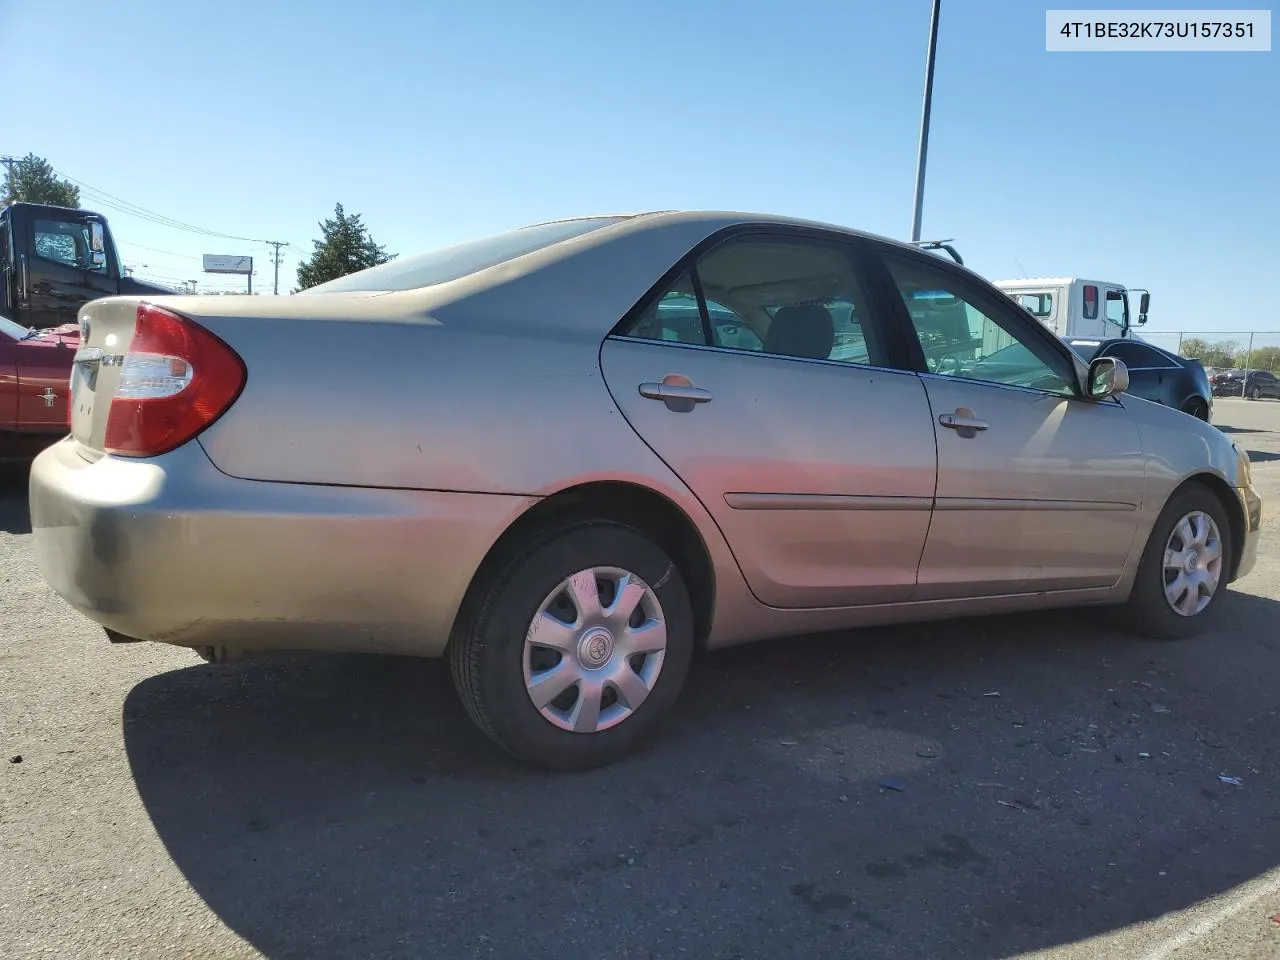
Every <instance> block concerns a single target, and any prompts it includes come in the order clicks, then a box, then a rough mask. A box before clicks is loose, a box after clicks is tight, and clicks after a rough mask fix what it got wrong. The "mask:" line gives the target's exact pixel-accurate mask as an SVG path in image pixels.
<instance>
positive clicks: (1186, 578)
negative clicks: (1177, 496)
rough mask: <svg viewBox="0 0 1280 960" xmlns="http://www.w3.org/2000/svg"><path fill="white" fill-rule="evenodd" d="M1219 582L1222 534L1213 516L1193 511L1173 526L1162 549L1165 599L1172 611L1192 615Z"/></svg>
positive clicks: (1203, 605) (1201, 608)
mask: <svg viewBox="0 0 1280 960" xmlns="http://www.w3.org/2000/svg"><path fill="white" fill-rule="evenodd" d="M1221 582H1222V536H1221V534H1220V533H1219V532H1218V525H1217V523H1215V522H1214V519H1213V517H1211V516H1209V515H1208V514H1207V513H1205V512H1203V511H1201V510H1196V511H1194V512H1192V513H1189V514H1187V515H1186V516H1185V517H1183V518H1182V519H1181V520H1179V521H1178V523H1177V524H1176V525H1175V526H1174V528H1173V532H1172V533H1171V534H1169V542H1168V543H1167V544H1166V545H1165V548H1164V598H1165V600H1167V601H1168V603H1169V606H1170V607H1171V608H1172V609H1173V612H1174V613H1177V614H1179V615H1180V616H1184V617H1194V616H1195V615H1196V614H1197V613H1200V611H1202V610H1204V608H1205V607H1207V606H1209V601H1211V600H1212V599H1213V595H1214V593H1216V592H1217V589H1218V584H1219V583H1221Z"/></svg>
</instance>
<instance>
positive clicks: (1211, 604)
mask: <svg viewBox="0 0 1280 960" xmlns="http://www.w3.org/2000/svg"><path fill="white" fill-rule="evenodd" d="M1193 514H1203V515H1205V516H1207V517H1208V518H1210V519H1211V520H1212V521H1213V526H1214V527H1216V528H1217V537H1216V540H1217V549H1218V552H1219V557H1218V562H1217V583H1216V586H1215V587H1214V588H1213V590H1212V593H1211V594H1209V599H1208V603H1207V604H1205V605H1204V607H1203V608H1202V609H1200V610H1199V611H1198V612H1196V613H1193V614H1191V615H1184V614H1180V613H1178V612H1177V611H1175V610H1174V609H1173V606H1172V604H1171V602H1170V600H1169V599H1168V598H1167V597H1166V589H1165V579H1166V571H1165V563H1164V556H1165V548H1166V546H1167V545H1169V544H1170V542H1171V538H1172V537H1173V534H1174V531H1175V528H1177V527H1178V526H1179V524H1181V522H1182V521H1183V519H1184V518H1186V517H1188V516H1189V515H1193ZM1211 542H1212V541H1211ZM1231 550H1232V543H1231V524H1230V523H1229V522H1228V520H1227V513H1226V510H1224V509H1223V506H1222V503H1221V501H1219V500H1218V498H1217V497H1216V496H1214V494H1213V492H1212V491H1210V490H1209V489H1208V488H1207V487H1203V486H1201V485H1200V484H1189V485H1188V486H1185V487H1183V488H1182V489H1180V490H1178V491H1177V492H1176V493H1174V495H1173V496H1172V497H1170V498H1169V502H1168V503H1166V504H1165V506H1164V509H1163V510H1162V511H1160V516H1159V517H1158V518H1157V519H1156V522H1155V525H1154V526H1153V527H1152V529H1151V536H1150V537H1149V538H1148V539H1147V545H1146V547H1145V548H1144V549H1143V551H1142V559H1141V560H1140V561H1139V563H1138V573H1137V577H1136V578H1135V580H1134V584H1133V590H1132V591H1131V592H1130V594H1129V600H1128V602H1127V604H1126V606H1125V615H1126V619H1127V620H1128V621H1129V625H1130V626H1131V627H1132V628H1133V629H1134V630H1135V631H1136V632H1137V633H1140V634H1142V635H1144V636H1148V637H1151V638H1153V639H1158V640H1181V639H1184V638H1186V637H1191V636H1194V635H1195V634H1197V633H1200V632H1201V631H1202V630H1205V629H1207V628H1208V627H1210V626H1212V625H1213V622H1214V620H1215V619H1216V618H1217V615H1218V610H1219V607H1220V606H1221V603H1220V600H1221V598H1222V594H1223V593H1224V592H1225V591H1226V589H1227V581H1228V580H1229V579H1230V576H1231V557H1232V552H1231ZM1197 553H1199V554H1201V560H1202V561H1203V556H1202V555H1203V553H1204V551H1203V549H1201V550H1199V551H1197ZM1212 566H1213V564H1212V562H1210V563H1209V564H1207V567H1208V568H1209V569H1210V571H1211V568H1212ZM1198 572H1200V571H1198ZM1203 592H1204V591H1202V590H1197V593H1203ZM1185 596H1187V595H1186V594H1184V597H1185ZM1186 602H1187V603H1188V605H1190V602H1189V601H1186Z"/></svg>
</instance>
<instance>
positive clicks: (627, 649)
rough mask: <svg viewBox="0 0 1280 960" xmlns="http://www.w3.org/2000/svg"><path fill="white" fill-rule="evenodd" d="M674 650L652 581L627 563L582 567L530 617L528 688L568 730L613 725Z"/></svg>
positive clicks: (638, 700) (542, 709) (635, 705)
mask: <svg viewBox="0 0 1280 960" xmlns="http://www.w3.org/2000/svg"><path fill="white" fill-rule="evenodd" d="M666 650H667V624H666V619H665V618H664V616H663V613H662V605H661V604H660V603H659V602H658V597H657V595H656V594H655V593H654V592H653V588H652V587H650V586H649V585H648V584H647V583H645V582H644V581H643V580H641V579H640V578H639V577H637V576H636V575H635V574H634V573H631V572H629V571H627V570H623V569H621V568H619V567H592V568H590V569H587V570H580V571H578V572H577V573H575V574H574V575H573V576H571V577H566V578H565V579H564V580H562V581H560V583H559V584H558V585H557V586H556V588H555V589H554V590H552V591H551V593H549V594H548V595H547V598H546V599H545V600H543V601H542V605H541V606H540V607H539V608H538V612H537V614H535V615H534V618H533V622H532V623H530V624H529V629H528V631H527V632H526V634H525V641H524V683H525V690H526V691H527V692H528V694H529V699H530V700H531V701H532V702H533V705H534V706H535V707H536V708H537V709H538V712H539V713H541V714H542V716H543V717H544V718H545V719H546V720H548V721H549V722H550V723H553V724H555V725H556V726H557V727H559V728H560V729H562V730H569V731H572V732H574V733H596V732H598V731H600V730H607V729H608V728H609V727H613V726H616V725H617V724H619V723H621V722H622V721H623V720H625V719H626V718H627V717H629V716H630V715H631V714H632V713H634V712H635V711H636V710H637V709H639V707H640V704H642V703H644V701H645V698H647V697H648V696H649V694H650V693H651V692H652V691H653V687H654V684H656V683H657V682H658V676H659V674H660V673H661V672H662V662H663V659H664V658H665V656H666Z"/></svg>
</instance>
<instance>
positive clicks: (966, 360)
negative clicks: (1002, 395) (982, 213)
mask: <svg viewBox="0 0 1280 960" xmlns="http://www.w3.org/2000/svg"><path fill="white" fill-rule="evenodd" d="M885 265H886V266H887V267H888V268H889V273H890V274H891V275H892V277H893V280H894V283H895V284H896V286H897V288H898V292H899V294H900V295H901V296H902V302H903V304H904V305H905V306H906V308H907V312H908V313H909V314H910V315H911V324H912V326H913V327H914V328H915V332H916V336H917V338H918V339H919V341H920V347H921V350H922V351H923V352H924V360H925V368H926V369H927V371H928V372H929V373H932V374H936V375H939V376H949V377H960V378H963V379H966V380H981V381H986V382H988V383H998V384H1003V385H1006V386H1013V387H1026V388H1028V389H1033V390H1043V391H1045V392H1047V393H1057V394H1061V395H1063V396H1074V395H1075V393H1076V387H1075V370H1074V368H1073V367H1072V365H1071V363H1070V361H1068V360H1067V358H1066V357H1064V356H1061V355H1059V354H1058V353H1056V352H1055V351H1054V350H1053V349H1052V348H1051V347H1049V346H1048V345H1047V344H1045V343H1043V342H1041V341H1040V339H1039V338H1038V337H1036V336H1035V335H1034V332H1033V331H1030V330H1025V329H1023V328H1022V327H1023V325H1022V324H1021V323H1019V322H1018V315H1017V314H1016V313H1014V312H1012V311H1010V312H1005V311H1004V310H1000V309H998V304H997V303H996V302H995V300H994V298H991V303H990V304H989V305H986V304H985V299H986V298H983V297H981V296H980V295H978V294H977V293H976V292H975V291H971V290H970V288H969V284H967V283H964V282H963V281H962V280H958V279H957V278H954V277H953V276H952V275H951V274H949V273H947V272H944V271H941V270H938V269H937V268H935V267H934V266H933V265H932V264H930V263H928V262H927V261H923V260H920V261H918V260H917V259H916V258H914V257H911V258H907V257H902V256H899V255H896V254H895V255H886V256H885ZM980 301H983V302H984V305H983V306H979V305H978V303H979V302H980Z"/></svg>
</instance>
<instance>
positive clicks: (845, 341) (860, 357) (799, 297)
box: [621, 236, 889, 366]
mask: <svg viewBox="0 0 1280 960" xmlns="http://www.w3.org/2000/svg"><path fill="white" fill-rule="evenodd" d="M695 276H696V279H697V287H698V288H699V289H700V291H701V294H702V297H703V300H702V304H703V305H704V306H705V307H706V315H707V321H708V325H709V327H710V334H711V342H710V344H708V338H707V331H706V330H705V329H704V328H703V327H702V316H701V313H700V312H699V311H698V310H697V309H696V307H697V305H698V299H697V293H696V292H695V285H694V278H695ZM867 304H868V301H867V298H866V295H865V292H864V288H863V286H862V283H861V281H860V279H859V278H858V276H857V275H856V273H855V270H854V267H853V263H852V261H851V259H850V257H849V254H848V252H847V251H846V250H845V248H844V247H843V246H841V245H839V244H836V243H830V242H826V241H821V240H810V239H808V238H794V239H793V238H789V237H775V236H768V237H740V238H735V239H732V240H727V241H725V242H724V243H722V244H720V245H719V246H717V247H714V248H713V249H711V250H710V251H708V252H707V253H706V254H704V255H703V256H702V257H701V258H700V259H699V260H698V261H697V263H696V264H695V265H694V268H693V270H692V271H688V272H685V273H683V274H681V276H680V277H679V278H678V279H677V280H676V281H675V282H674V283H673V284H672V285H671V286H670V287H668V288H667V289H666V290H665V291H663V292H662V293H661V294H660V295H659V296H658V297H656V298H655V299H654V300H653V301H652V302H650V303H649V304H648V305H647V306H646V307H645V308H644V309H642V310H641V312H640V313H639V315H638V316H637V317H636V318H635V319H634V320H632V321H631V322H630V323H629V324H627V326H626V327H624V328H623V330H622V331H621V333H622V335H624V336H631V337H641V338H644V339H648V340H668V341H676V342H680V343H690V344H697V345H702V346H706V345H710V346H716V347H726V348H730V349H735V350H744V351H750V352H752V353H764V354H772V355H774V356H783V357H794V358H800V359H809V360H838V361H841V362H844V363H855V364H871V365H875V366H888V365H889V357H888V352H887V348H886V345H885V343H884V340H883V338H882V337H881V336H880V335H879V332H878V330H877V328H875V327H874V325H873V324H872V323H871V321H870V314H869V308H868V306H867Z"/></svg>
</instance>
